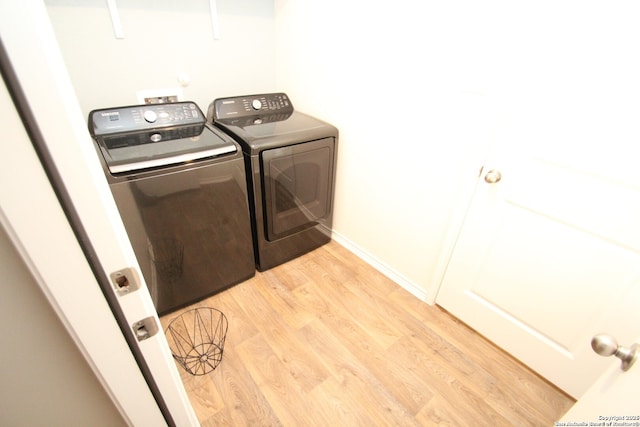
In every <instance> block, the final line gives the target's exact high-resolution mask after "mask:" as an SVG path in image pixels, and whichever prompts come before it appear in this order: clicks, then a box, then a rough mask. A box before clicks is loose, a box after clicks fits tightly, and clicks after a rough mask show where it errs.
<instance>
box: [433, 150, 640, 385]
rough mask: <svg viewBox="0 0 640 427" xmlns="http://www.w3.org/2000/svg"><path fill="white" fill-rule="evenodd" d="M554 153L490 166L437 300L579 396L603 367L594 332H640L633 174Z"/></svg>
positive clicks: (638, 214) (628, 336) (639, 195)
mask: <svg viewBox="0 0 640 427" xmlns="http://www.w3.org/2000/svg"><path fill="white" fill-rule="evenodd" d="M609 148H611V147H609ZM552 154H553V153H549V152H547V153H545V152H538V153H535V154H534V153H531V152H529V153H527V155H526V156H525V155H522V156H519V157H518V156H516V155H515V154H514V155H511V156H507V157H506V158H503V159H502V160H500V161H497V162H496V163H495V164H494V166H491V168H495V170H499V171H500V173H501V174H502V177H501V180H500V181H499V182H496V183H487V182H486V181H485V179H487V180H491V179H492V178H494V179H495V177H494V176H493V175H494V173H493V172H489V171H487V170H486V169H489V167H487V168H485V170H484V171H483V173H482V174H481V177H479V183H478V187H477V189H476V192H475V195H474V198H473V201H472V203H471V206H470V208H469V211H468V213H467V216H466V219H465V222H464V225H463V228H462V231H461V233H460V236H459V238H458V240H457V243H456V246H455V249H454V252H453V255H452V257H451V260H450V262H449V266H448V268H447V271H446V273H445V276H444V280H443V282H442V286H441V288H440V291H439V294H438V296H437V299H436V302H437V303H438V304H439V305H441V306H442V307H444V308H445V309H447V310H449V311H450V312H451V313H452V314H454V315H455V316H457V317H459V318H460V319H461V320H463V321H464V322H466V323H467V324H469V325H470V326H471V327H472V328H474V329H476V330H477V331H478V332H480V333H481V334H483V335H485V336H486V337H487V338H489V339H490V340H492V341H494V342H495V343H496V344H498V345H499V346H501V347H503V348H504V349H505V350H507V351H508V352H509V353H511V354H513V355H514V356H515V357H517V358H518V359H520V360H522V361H523V362H524V363H525V364H527V365H529V366H530V367H531V368H533V369H534V370H535V371H537V372H539V373H540V374H541V375H542V376H544V377H546V378H548V379H549V380H550V381H552V382H553V383H555V384H556V385H558V386H559V387H560V388H562V389H563V390H565V391H566V392H568V393H569V394H571V395H573V396H575V397H579V396H580V395H581V394H582V393H583V392H584V390H585V389H586V388H587V387H588V386H589V385H590V384H591V383H592V382H593V381H594V380H595V379H596V378H597V376H598V375H599V374H600V373H601V371H602V369H603V368H604V364H603V362H602V361H601V360H599V359H598V358H597V357H595V356H594V354H593V352H592V351H591V349H590V347H589V340H590V338H591V337H592V336H593V335H595V334H597V333H600V332H602V331H610V332H611V333H613V334H616V335H617V336H619V337H620V339H621V340H627V341H630V340H632V339H633V338H634V337H636V336H637V335H639V334H640V324H638V323H637V322H634V321H633V317H632V314H633V313H634V307H635V306H637V304H638V302H640V296H639V295H638V293H637V292H638V288H640V226H638V218H640V174H638V173H637V169H635V168H632V169H630V170H627V171H624V170H621V171H620V172H625V173H626V172H630V174H636V175H638V176H636V177H635V178H634V177H632V176H630V175H627V176H625V175H624V174H618V175H617V176H616V175H614V173H613V171H608V170H607V169H606V168H605V167H604V165H603V164H602V163H601V164H600V166H602V167H600V168H589V167H588V165H586V164H584V163H583V164H581V165H576V162H573V164H571V163H570V161H571V159H560V158H559V157H558V156H555V157H554V156H552ZM615 154H616V155H620V156H622V157H623V158H625V159H633V153H632V150H630V149H626V148H625V147H618V150H617V151H615ZM584 158H585V157H584V156H583V159H584ZM624 163H627V162H626V161H624V162H620V167H621V168H622V167H624V166H625V165H624ZM498 164H499V165H500V166H498ZM626 166H631V165H626ZM632 178H633V179H632Z"/></svg>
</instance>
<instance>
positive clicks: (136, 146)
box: [89, 102, 237, 174]
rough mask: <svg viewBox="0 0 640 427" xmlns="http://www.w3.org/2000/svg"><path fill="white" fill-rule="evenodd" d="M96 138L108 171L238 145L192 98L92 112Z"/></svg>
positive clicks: (214, 152) (208, 154)
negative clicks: (210, 124)
mask: <svg viewBox="0 0 640 427" xmlns="http://www.w3.org/2000/svg"><path fill="white" fill-rule="evenodd" d="M89 130H90V131H91V134H92V135H93V136H94V138H95V140H96V142H97V143H98V146H99V147H100V151H101V152H102V155H103V157H104V159H105V162H106V164H107V167H108V168H109V171H110V172H111V173H112V174H119V173H125V172H131V171H135V170H140V169H149V168H156V167H162V166H168V165H174V164H178V163H183V162H189V161H193V160H198V159H203V158H208V157H213V156H220V155H222V154H228V153H235V152H236V151H237V148H236V145H235V144H234V143H233V141H231V139H230V138H228V137H227V136H226V135H224V134H223V133H222V132H220V131H218V130H217V129H213V128H210V127H208V125H207V124H206V118H205V117H204V114H202V111H200V109H199V108H198V106H197V105H196V104H195V103H193V102H176V103H169V104H151V105H134V106H129V107H116V108H108V109H100V110H94V111H92V112H91V113H90V114H89Z"/></svg>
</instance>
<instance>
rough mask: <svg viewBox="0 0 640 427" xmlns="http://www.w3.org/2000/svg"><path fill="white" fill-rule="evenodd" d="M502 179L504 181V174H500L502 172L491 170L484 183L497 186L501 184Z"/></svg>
mask: <svg viewBox="0 0 640 427" xmlns="http://www.w3.org/2000/svg"><path fill="white" fill-rule="evenodd" d="M501 179H502V173H500V171H499V170H497V169H491V170H490V171H489V172H487V174H486V175H485V176H484V182H486V183H487V184H495V183H497V182H500V180H501Z"/></svg>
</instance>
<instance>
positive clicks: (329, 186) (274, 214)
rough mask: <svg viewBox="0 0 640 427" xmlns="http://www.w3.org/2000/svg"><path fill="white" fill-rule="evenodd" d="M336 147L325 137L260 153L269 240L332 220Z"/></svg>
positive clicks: (332, 140) (266, 232)
mask: <svg viewBox="0 0 640 427" xmlns="http://www.w3.org/2000/svg"><path fill="white" fill-rule="evenodd" d="M334 149H335V147H334V139H333V138H324V139H320V140H317V141H310V142H304V143H300V144H296V145H290V146H287V147H281V148H275V149H271V150H265V151H263V152H262V153H261V158H262V179H263V185H264V199H263V209H264V217H265V219H266V221H265V228H266V230H265V234H266V236H267V240H268V241H274V240H277V239H281V238H283V237H285V236H288V235H290V234H293V233H296V232H298V231H301V230H304V229H306V228H309V227H313V226H315V225H318V224H324V223H325V222H329V223H330V220H331V212H332V209H331V204H332V199H333V197H332V194H333V168H334V164H333V163H334V162H333V159H334Z"/></svg>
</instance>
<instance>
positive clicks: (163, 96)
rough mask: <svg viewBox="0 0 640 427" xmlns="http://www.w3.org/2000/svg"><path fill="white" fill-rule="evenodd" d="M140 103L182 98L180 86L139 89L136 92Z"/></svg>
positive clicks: (162, 101) (170, 100)
mask: <svg viewBox="0 0 640 427" xmlns="http://www.w3.org/2000/svg"><path fill="white" fill-rule="evenodd" d="M136 95H137V97H138V103H140V104H165V103H167V102H178V101H182V100H183V94H182V89H181V88H177V87H175V88H167V89H149V90H139V91H138V92H137V93H136Z"/></svg>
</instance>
